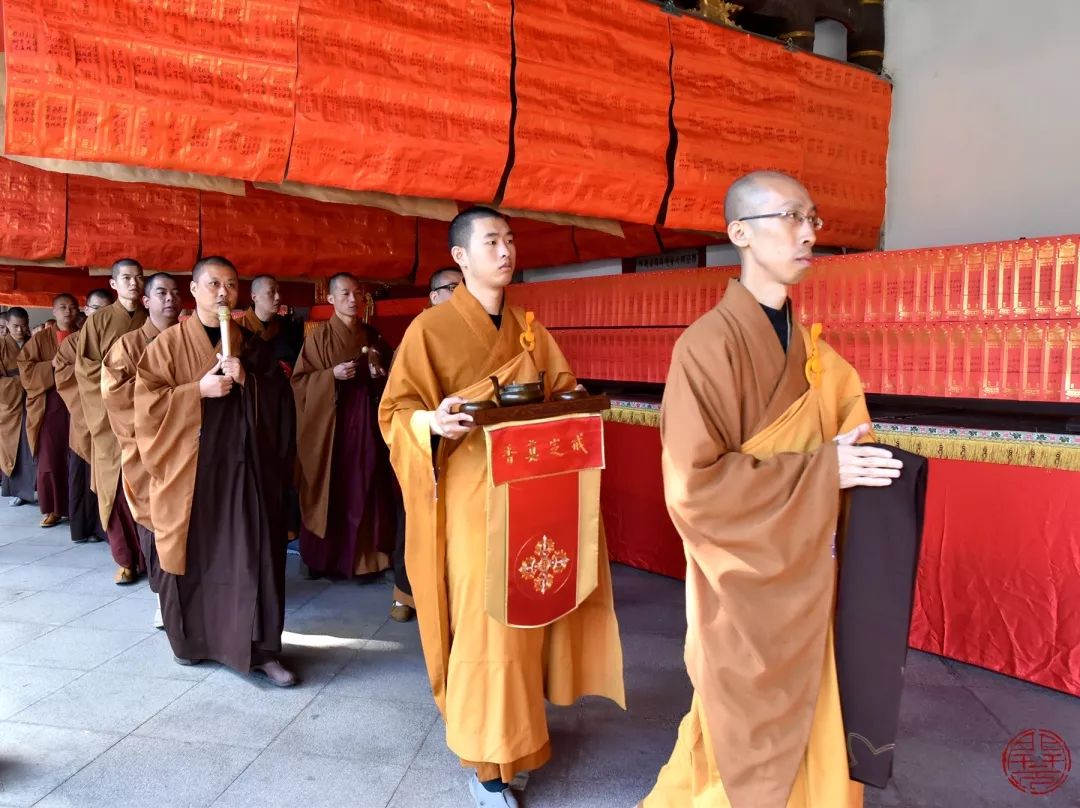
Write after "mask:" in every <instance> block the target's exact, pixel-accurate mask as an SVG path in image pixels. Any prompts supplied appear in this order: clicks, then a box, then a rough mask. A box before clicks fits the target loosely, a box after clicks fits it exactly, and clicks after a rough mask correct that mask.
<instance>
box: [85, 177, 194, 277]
mask: <svg viewBox="0 0 1080 808" xmlns="http://www.w3.org/2000/svg"><path fill="white" fill-rule="evenodd" d="M198 252H199V192H198V191H194V190H191V189H189V188H167V187H165V186H163V185H147V184H144V183H138V182H109V181H108V180H102V179H97V178H96V177H82V176H78V175H75V174H72V175H71V176H70V177H69V178H68V227H67V251H66V253H65V262H66V263H68V264H70V265H73V266H96V267H107V266H109V265H110V264H112V263H113V261H116V260H118V259H120V258H134V259H135V260H136V261H139V262H140V263H141V264H142V265H143V266H144V267H146V268H147V269H164V270H168V269H173V270H190V269H191V266H192V264H194V263H195V258H196V256H197V255H198Z"/></svg>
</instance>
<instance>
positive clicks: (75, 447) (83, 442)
mask: <svg viewBox="0 0 1080 808" xmlns="http://www.w3.org/2000/svg"><path fill="white" fill-rule="evenodd" d="M78 344H79V340H78V338H77V335H73V336H72V338H71V339H66V340H64V341H63V342H62V343H61V344H60V347H59V348H58V349H57V351H56V356H54V357H53V370H54V371H55V372H56V373H55V376H54V379H55V383H56V392H58V393H59V394H60V397H61V398H62V399H64V403H65V404H67V408H68V415H69V416H70V417H69V426H68V443H69V444H70V445H71V451H73V452H75V454H77V455H78V456H79V457H80V458H81V459H82V460H83V461H84V462H86V463H89V462H90V458H91V457H93V451H94V449H93V444H92V442H91V440H90V427H88V426H87V425H86V417H85V416H84V415H83V408H82V399H80V398H79V381H78V379H76V378H75V347H76V346H77V345H78Z"/></svg>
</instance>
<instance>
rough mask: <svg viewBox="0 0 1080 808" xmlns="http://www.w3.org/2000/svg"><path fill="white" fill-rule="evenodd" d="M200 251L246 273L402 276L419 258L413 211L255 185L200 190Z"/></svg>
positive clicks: (322, 275)
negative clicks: (231, 191) (241, 192)
mask: <svg viewBox="0 0 1080 808" xmlns="http://www.w3.org/2000/svg"><path fill="white" fill-rule="evenodd" d="M202 254H203V255H224V256H225V257H227V258H229V259H230V260H231V261H232V262H233V263H235V264H236V266H237V268H238V269H239V270H240V273H241V274H243V275H257V274H259V273H261V272H270V273H274V274H277V275H281V276H293V277H329V276H331V275H333V274H334V273H336V272H352V273H353V274H355V275H357V276H358V277H361V278H370V279H395V278H404V277H406V276H407V275H408V274H409V273H410V272H412V269H413V264H414V263H415V260H416V219H414V218H412V217H410V216H398V215H397V214H395V213H389V212H387V211H384V210H379V209H377V208H367V207H362V206H360V205H340V204H335V203H331V202H318V201H316V200H313V199H307V198H304V197H296V196H285V195H283V194H277V193H274V192H272V191H259V190H256V189H252V188H249V189H248V191H247V196H229V195H227V194H213V193H203V194H202Z"/></svg>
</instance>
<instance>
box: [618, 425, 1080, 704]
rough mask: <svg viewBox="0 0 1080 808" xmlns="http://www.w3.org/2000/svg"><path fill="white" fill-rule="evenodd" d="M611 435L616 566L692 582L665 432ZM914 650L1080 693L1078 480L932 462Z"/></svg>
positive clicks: (640, 429)
mask: <svg viewBox="0 0 1080 808" xmlns="http://www.w3.org/2000/svg"><path fill="white" fill-rule="evenodd" d="M605 428H606V435H607V440H606V449H607V469H606V471H605V472H604V483H603V493H602V495H601V504H602V506H603V515H604V524H605V526H606V528H607V539H608V549H609V552H610V554H611V558H612V560H614V561H618V562H621V563H624V564H629V565H631V566H633V567H638V568H639V569H645V570H650V571H653V572H659V573H662V574H664V575H670V576H673V577H677V578H681V577H683V576H684V575H685V572H686V562H685V560H684V557H683V550H682V542H681V541H680V539H679V536H678V533H677V532H676V531H675V528H674V527H673V526H672V524H671V521H670V520H669V519H668V516H667V511H666V509H665V507H664V494H663V486H662V482H661V475H660V432H659V430H658V429H656V428H654V427H650V426H635V425H629V424H620V423H611V422H609V423H607V424H606V425H605ZM910 642H911V645H912V647H914V648H919V649H922V650H924V651H930V652H932V653H935V654H941V655H942V656H946V657H951V658H953V659H958V660H961V661H963V662H969V663H971V664H974V665H980V666H982V667H984V668H989V669H990V670H994V671H998V672H1000V673H1005V674H1008V675H1010V676H1016V677H1018V678H1021V679H1026V680H1028V681H1032V682H1037V683H1038V684H1042V685H1046V686H1047V687H1053V688H1056V689H1058V690H1063V691H1066V692H1068V693H1072V694H1074V695H1080V473H1077V472H1072V471H1057V470H1047V469H1042V468H1027V467H1018V466H1005V465H998V464H993V463H975V462H966V461H959V460H932V461H931V464H930V482H929V493H928V496H927V507H926V524H925V529H924V531H923V548H922V557H921V560H920V564H919V576H918V588H917V591H916V596H915V611H914V615H913V618H912V626H911V637H910Z"/></svg>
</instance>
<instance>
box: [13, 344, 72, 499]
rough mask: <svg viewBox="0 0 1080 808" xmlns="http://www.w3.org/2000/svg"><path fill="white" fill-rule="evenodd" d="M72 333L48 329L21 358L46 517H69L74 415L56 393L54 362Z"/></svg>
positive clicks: (29, 429) (29, 427) (29, 431)
mask: <svg viewBox="0 0 1080 808" xmlns="http://www.w3.org/2000/svg"><path fill="white" fill-rule="evenodd" d="M71 333H72V332H68V331H60V330H58V329H56V328H45V329H42V330H41V331H39V332H38V333H37V334H35V335H34V336H32V337H31V338H30V339H29V340H27V342H26V345H24V346H23V349H22V352H21V353H20V354H19V376H20V378H21V379H22V385H23V388H24V389H25V390H26V437H27V441H28V442H29V444H30V452H31V453H32V454H33V456H34V458H35V460H36V461H37V470H36V471H37V495H38V506H39V507H40V508H41V512H42V513H43V514H57V515H59V516H69V507H70V502H69V493H68V476H69V475H68V446H69V442H68V435H69V432H70V429H71V427H70V420H71V419H70V414H69V413H68V409H67V405H66V404H65V403H64V400H63V398H61V396H60V394H59V393H58V392H57V390H56V379H55V376H56V372H55V371H54V370H53V364H52V363H53V359H54V358H55V356H56V352H57V350H58V349H59V347H60V344H61V343H63V342H64V341H65V340H66V339H67V338H68V337H69V336H70V334H71Z"/></svg>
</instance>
